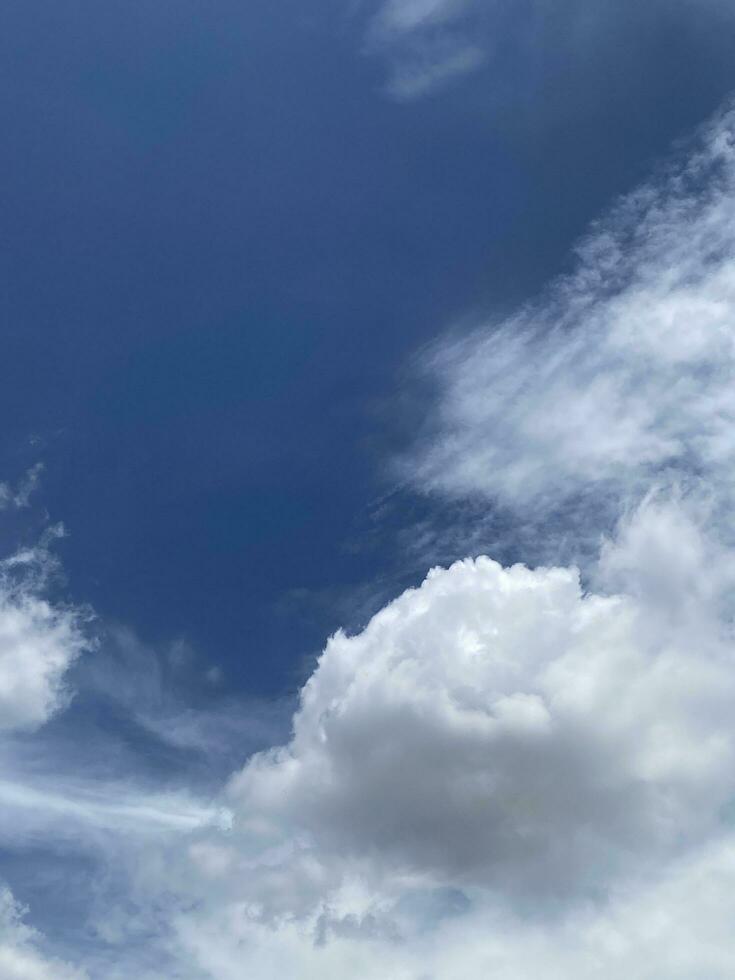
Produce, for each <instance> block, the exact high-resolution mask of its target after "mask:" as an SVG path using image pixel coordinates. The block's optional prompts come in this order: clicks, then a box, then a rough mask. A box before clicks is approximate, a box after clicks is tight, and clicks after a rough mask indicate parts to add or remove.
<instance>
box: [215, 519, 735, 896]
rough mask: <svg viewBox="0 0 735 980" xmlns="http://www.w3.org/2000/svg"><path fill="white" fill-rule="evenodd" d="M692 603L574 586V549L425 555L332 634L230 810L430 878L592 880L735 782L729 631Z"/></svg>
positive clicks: (723, 798)
mask: <svg viewBox="0 0 735 980" xmlns="http://www.w3.org/2000/svg"><path fill="white" fill-rule="evenodd" d="M647 516H648V515H646V517H647ZM681 523H682V525H683V526H684V527H685V529H686V533H688V534H689V535H690V536H696V529H694V528H692V527H689V526H687V525H686V523H685V521H684V518H683V517H682V518H681ZM671 548H672V550H676V542H675V541H673V542H672V543H671ZM629 550H630V549H629ZM679 558H680V561H681V562H686V561H687V555H686V554H680V555H679ZM608 564H609V565H613V564H614V558H613V557H612V555H609V556H608ZM700 572H701V567H700V565H699V564H697V566H696V567H691V568H686V569H680V574H679V576H678V577H677V579H676V580H674V581H673V582H669V583H667V584H669V585H671V590H670V591H669V592H668V593H667V600H669V601H670V602H671V604H672V606H680V605H682V604H683V603H685V602H686V601H687V599H688V598H689V591H688V582H689V578H690V577H696V576H697V575H698V574H699V573H700ZM641 575H645V571H643V572H641ZM680 586H682V587H683V588H679V587H680ZM644 592H645V590H641V591H640V594H641V595H642V594H644ZM692 617H693V621H692V622H687V623H686V624H684V625H685V627H686V628H684V626H683V625H682V622H681V619H676V618H671V619H670V625H667V623H666V621H665V619H664V618H663V617H660V616H659V615H658V610H657V609H655V608H653V609H651V608H650V607H649V605H648V604H647V603H646V602H643V601H641V598H640V597H635V596H630V595H629V596H615V595H613V596H596V595H585V594H583V593H582V591H581V589H580V585H579V580H578V575H577V573H576V572H575V571H574V570H572V569H537V570H535V571H531V570H529V569H527V568H525V567H523V566H520V565H519V566H515V567H513V568H510V569H503V568H502V567H501V566H499V565H498V564H496V563H495V562H492V561H491V560H490V559H487V558H480V559H477V561H470V560H468V561H464V562H460V563H457V564H456V565H454V566H453V567H452V568H451V569H449V570H447V571H442V570H439V569H436V570H434V571H433V572H432V573H430V575H429V577H428V578H427V579H426V581H425V582H424V584H423V585H422V587H421V588H420V589H418V590H415V591H409V592H407V593H405V594H404V595H403V596H401V597H400V598H399V599H398V600H396V601H395V602H394V603H392V604H391V605H389V606H388V607H386V608H385V609H384V610H382V612H380V613H379V614H378V615H377V616H376V617H375V618H374V619H373V620H372V622H371V623H370V624H369V626H368V627H367V629H366V630H365V631H364V632H363V633H361V634H360V635H358V636H354V637H347V636H344V635H342V634H338V635H337V636H335V637H333V638H332V640H331V641H330V643H329V645H328V646H327V649H326V651H325V653H324V655H323V657H322V659H321V661H320V663H319V666H318V668H317V670H316V671H315V673H314V675H313V676H312V678H311V679H310V680H309V682H308V684H307V685H306V687H305V688H304V691H303V692H302V706H301V709H300V711H299V713H298V714H297V715H296V717H295V719H294V738H293V741H292V742H291V743H290V744H289V746H287V747H286V748H284V749H278V750H274V751H271V752H269V753H265V754H260V755H257V756H255V757H254V758H253V759H252V760H251V761H250V763H249V764H248V766H247V767H246V769H245V770H244V772H243V773H242V774H241V775H240V776H239V777H238V778H237V779H236V781H235V783H234V786H233V792H234V794H235V797H236V798H237V799H239V801H240V810H241V813H242V815H243V820H245V821H246V823H247V821H248V818H250V819H252V817H253V816H255V817H256V819H257V825H258V827H260V826H263V827H264V829H265V830H267V831H271V832H272V831H273V830H274V828H276V829H277V831H278V832H280V833H286V834H299V833H301V834H304V833H307V834H308V835H309V838H310V839H313V840H315V841H316V843H317V847H318V848H319V849H320V850H323V851H325V852H326V853H330V852H333V851H335V850H336V851H337V852H338V853H340V854H344V855H348V856H351V857H358V858H365V857H369V858H370V859H371V860H373V861H375V862H378V863H379V864H380V863H382V864H384V865H385V866H386V867H387V868H390V869H392V870H396V869H401V870H402V871H403V872H404V873H418V874H428V875H429V876H431V877H432V879H433V880H435V881H436V883H437V884H440V885H467V884H469V885H484V886H486V887H491V888H493V889H499V890H501V891H502V892H503V893H504V894H505V895H506V896H507V897H513V896H515V897H518V896H520V897H521V898H522V899H523V901H525V902H527V901H529V898H530V897H531V896H533V897H534V898H535V899H536V900H542V899H543V898H544V897H547V896H551V897H552V898H553V899H554V901H559V900H560V898H561V897H562V896H565V895H566V896H570V895H571V896H572V897H575V898H577V897H579V895H584V894H591V893H593V892H594V891H595V890H596V889H598V888H600V887H602V888H604V887H606V885H607V883H608V882H609V880H610V879H611V878H612V877H613V876H614V875H615V873H617V871H618V870H620V869H621V867H622V868H627V867H628V866H629V864H630V862H631V861H634V862H635V864H636V866H640V865H641V864H642V863H644V862H645V861H647V860H651V859H660V857H661V855H662V854H666V853H669V851H670V850H671V849H672V848H673V849H676V848H678V847H680V846H683V844H684V843H685V842H686V841H687V840H689V839H690V838H691V837H692V835H694V836H696V839H697V840H699V839H700V837H701V836H702V835H706V834H708V833H710V832H713V831H716V830H717V828H718V827H719V812H720V808H721V807H722V806H723V805H725V804H726V803H727V802H728V801H729V800H730V798H731V797H733V795H734V794H735V770H734V768H733V765H734V763H735V731H734V730H733V726H732V724H731V712H730V705H731V704H732V699H733V696H734V695H735V674H733V672H732V669H731V665H730V658H729V650H730V648H729V646H728V645H727V644H725V643H724V642H723V641H722V640H721V638H720V636H719V633H718V626H719V623H718V621H717V620H716V619H714V620H713V619H712V618H711V616H710V615H709V614H708V613H707V612H706V607H705V609H704V610H703V609H702V608H701V606H699V605H697V607H696V608H695V609H694V610H693V611H692ZM693 636H696V640H697V649H696V655H694V656H693V651H692V647H691V641H692V638H693Z"/></svg>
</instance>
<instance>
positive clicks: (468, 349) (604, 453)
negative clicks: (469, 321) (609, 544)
mask: <svg viewBox="0 0 735 980" xmlns="http://www.w3.org/2000/svg"><path fill="white" fill-rule="evenodd" d="M734 127H735V113H733V112H728V113H726V114H725V115H724V116H723V117H722V118H721V119H719V120H717V121H716V123H714V124H713V125H711V126H710V127H708V128H707V130H706V131H705V132H704V133H703V135H702V139H701V146H700V149H699V151H698V152H697V153H696V154H695V155H694V156H693V157H691V158H690V159H689V160H687V161H686V162H685V163H683V164H682V165H680V166H679V167H677V168H675V169H674V170H673V171H672V172H671V173H670V174H669V175H668V176H667V177H666V179H665V180H664V181H663V182H658V183H656V182H654V183H651V184H650V185H648V186H644V187H642V188H641V189H640V190H638V191H637V192H636V193H634V194H632V195H631V196H630V197H628V198H626V199H624V200H623V201H622V202H621V203H620V205H619V206H618V207H617V208H616V209H615V210H614V211H613V213H612V214H611V215H610V216H609V217H608V218H607V219H605V220H603V221H602V222H600V223H599V224H598V225H597V226H596V227H595V229H594V230H593V232H592V234H591V235H590V237H589V238H588V239H587V241H586V242H585V243H584V244H583V245H582V247H581V249H580V260H579V265H578V268H577V271H576V272H575V273H574V274H573V275H571V276H569V277H568V278H566V279H562V280H561V281H559V282H557V283H556V284H555V285H554V286H553V287H552V288H551V289H550V290H549V292H548V293H547V294H546V295H545V296H543V297H542V298H541V299H540V300H539V301H537V302H535V303H532V304H530V305H529V306H528V307H527V308H525V309H523V310H521V311H520V312H519V313H517V314H515V315H513V316H511V317H510V318H508V319H505V320H501V321H500V322H494V321H491V322H489V323H485V324H481V325H480V326H478V327H477V328H476V329H475V330H473V331H472V332H471V333H469V335H466V336H464V337H462V338H459V339H454V340H450V341H448V342H442V343H440V344H439V345H438V346H437V347H436V348H435V349H434V350H433V351H432V353H431V355H430V356H429V357H428V358H427V360H426V361H425V362H424V369H425V370H426V371H428V372H429V374H430V375H431V376H432V377H433V378H434V379H435V380H436V382H437V385H438V387H439V389H440V397H439V401H438V407H437V410H436V413H435V415H434V417H433V418H432V421H431V425H430V429H429V432H428V434H427V437H426V440H425V441H424V443H423V445H421V447H420V448H419V450H418V452H417V453H416V454H415V455H413V456H412V457H411V458H410V459H409V460H408V461H407V462H406V465H405V468H404V470H403V473H404V476H405V477H406V478H408V479H410V480H411V482H413V484H414V485H415V486H416V487H418V488H419V489H420V490H424V491H428V492H437V493H439V494H442V495H447V496H449V497H474V498H476V499H478V498H479V499H483V498H484V499H486V500H488V501H491V502H495V503H497V504H500V505H502V506H506V507H508V508H511V509H513V510H516V511H517V510H519V509H525V511H526V513H529V512H531V511H536V512H541V513H542V514H546V513H548V511H549V510H550V509H552V508H555V507H558V506H559V505H560V504H563V503H564V502H565V501H568V500H570V499H576V500H577V501H587V502H591V508H592V511H593V513H592V515H591V520H592V521H593V523H594V526H595V527H596V528H597V529H600V528H601V527H604V526H605V523H604V520H603V519H602V517H601V513H600V512H601V510H603V511H604V510H605V508H606V507H612V509H613V513H615V512H618V511H619V508H620V504H621V498H626V497H627V498H630V499H631V500H633V501H635V500H637V499H640V498H641V497H642V496H643V495H644V494H645V493H647V492H648V491H649V489H650V488H651V486H652V485H655V484H657V483H658V484H661V483H664V484H672V483H674V482H677V481H679V482H684V483H687V484H691V483H692V482H693V481H700V482H701V481H706V484H707V488H708V491H709V492H714V493H716V494H717V496H718V498H719V502H720V503H721V504H723V505H726V506H731V504H732V502H733V492H732V491H733V476H732V474H733V463H734V462H735V436H734V435H733V433H735V386H733V384H732V379H733V374H734V369H735V329H734V324H735V146H734V137H733V128H734Z"/></svg>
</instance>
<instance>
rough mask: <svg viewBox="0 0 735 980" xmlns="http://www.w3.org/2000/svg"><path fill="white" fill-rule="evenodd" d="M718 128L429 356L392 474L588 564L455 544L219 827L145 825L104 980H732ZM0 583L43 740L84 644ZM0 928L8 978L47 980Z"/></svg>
mask: <svg viewBox="0 0 735 980" xmlns="http://www.w3.org/2000/svg"><path fill="white" fill-rule="evenodd" d="M419 9H423V8H417V10H419ZM441 9H442V8H441V5H438V4H437V5H434V13H433V14H432V17H434V18H435V19H436V18H439V17H440V12H441ZM415 16H418V13H417V14H416V15H415ZM734 130H735V117H733V115H732V114H731V113H725V114H724V115H722V116H721V117H720V118H719V119H717V120H716V121H715V123H713V124H712V125H711V126H710V127H709V128H707V129H706V130H705V131H703V133H701V134H700V137H699V142H698V147H697V149H696V150H695V151H693V152H692V153H690V155H689V157H688V159H687V160H686V161H685V162H683V163H682V162H680V163H679V164H677V165H676V166H675V167H673V168H672V169H671V170H670V171H669V172H668V173H667V174H665V175H663V176H661V177H659V178H658V179H657V180H656V181H655V182H653V183H651V184H650V185H648V186H645V187H643V188H641V189H640V190H639V191H638V192H636V193H635V194H633V195H632V196H631V197H629V198H628V199H626V200H625V201H623V202H622V203H621V204H620V205H619V207H618V208H617V209H616V210H615V211H614V213H613V214H612V216H611V217H609V218H608V219H606V220H604V221H603V222H601V223H600V224H599V225H598V226H597V227H596V228H595V229H594V231H593V233H592V234H591V236H590V237H589V239H588V240H587V241H586V242H585V243H584V245H583V246H582V248H581V250H580V261H579V268H578V270H577V271H576V272H575V273H574V274H573V275H572V276H571V277H569V278H567V279H565V280H563V281H562V282H560V283H557V284H556V285H555V286H553V288H551V289H550V290H549V292H548V293H547V295H546V296H544V297H543V298H542V299H541V300H539V301H538V302H537V303H535V304H532V305H530V306H529V307H527V308H526V309H524V310H521V311H520V312H519V313H518V314H517V315H515V316H513V317H511V318H510V319H506V320H504V321H502V322H498V323H490V324H485V325H481V326H479V327H477V328H476V329H475V330H474V331H472V332H471V333H469V334H468V335H466V336H465V337H463V338H462V339H457V338H456V337H455V338H453V339H451V340H449V341H445V342H444V343H443V344H442V345H440V346H439V347H438V348H437V349H436V350H435V351H434V352H433V353H432V356H431V358H430V359H429V363H428V368H429V370H430V371H431V372H432V373H433V375H434V377H435V378H436V379H437V381H438V396H437V404H436V410H435V413H434V416H433V417H432V418H431V419H430V424H429V426H428V430H427V433H426V437H425V439H424V441H423V442H422V444H421V445H420V446H419V447H418V448H417V450H416V452H415V453H414V454H413V455H412V457H411V459H410V460H408V461H405V462H404V475H406V476H409V477H410V478H411V480H412V481H414V483H415V485H416V486H417V487H419V488H421V489H422V491H427V490H428V491H429V492H431V493H437V494H441V495H443V496H445V497H448V498H450V499H452V500H462V499H465V498H468V497H470V498H473V499H475V500H481V501H484V502H485V503H486V506H487V507H488V508H501V509H502V510H503V511H504V513H506V514H507V515H509V520H510V521H511V522H512V521H516V526H518V527H528V526H531V527H532V528H533V529H534V533H535V534H537V535H540V536H546V537H548V539H549V541H550V542H551V543H552V544H551V546H550V550H553V545H554V543H555V542H557V541H558V540H559V537H560V535H569V534H581V535H582V536H583V538H584V555H585V561H584V565H583V567H582V570H581V572H580V571H579V570H578V569H577V568H575V567H565V566H562V565H560V564H558V563H554V562H549V563H548V565H538V566H536V567H532V566H529V565H524V564H516V565H512V566H511V567H503V566H502V565H500V564H499V563H497V562H496V561H494V560H492V559H491V558H489V557H479V558H473V559H469V558H468V559H466V560H464V561H461V562H458V563H456V564H454V565H452V566H451V567H450V568H447V569H440V568H437V569H435V570H433V571H432V572H430V573H429V574H428V576H427V577H426V579H425V581H424V582H423V584H422V585H421V586H420V587H419V588H416V589H414V590H409V591H408V592H405V593H404V594H403V595H401V596H400V597H398V598H397V599H396V600H395V601H394V602H392V603H390V604H389V605H387V606H386V607H385V608H384V609H382V610H381V611H380V612H379V613H378V614H377V615H376V616H375V617H374V618H373V619H372V620H371V621H370V623H369V624H368V625H367V627H366V628H365V629H364V630H363V631H362V632H360V633H359V634H357V635H352V636H348V635H346V634H344V633H338V634H336V635H335V636H334V637H332V638H331V640H330V641H329V643H328V645H327V647H326V649H325V651H324V653H323V655H322V656H321V658H320V660H319V662H318V665H317V667H316V669H315V671H314V673H313V675H312V676H311V678H310V679H309V681H308V682H307V683H306V685H305V686H304V688H303V690H302V692H301V697H300V703H299V707H298V710H297V712H296V714H295V716H294V719H293V731H292V734H291V737H290V739H289V740H288V741H287V742H286V744H284V745H282V746H280V747H277V748H273V749H269V750H267V751H264V752H260V753H258V754H256V755H254V756H252V757H251V758H250V760H249V761H248V762H247V763H246V764H245V765H244V767H243V768H242V769H241V770H240V771H239V772H237V773H236V774H235V775H234V776H233V777H232V778H231V779H230V781H229V784H228V786H227V788H226V790H224V791H223V793H222V798H221V800H218V801H216V803H215V809H214V810H213V811H212V812H213V813H214V814H217V813H220V811H219V810H217V806H225V807H227V814H228V819H226V820H222V819H206V820H197V821H195V822H193V823H191V824H187V825H186V826H184V827H177V829H176V833H175V834H174V835H171V834H164V835H162V836H161V838H160V839H159V838H158V837H156V838H155V839H153V838H152V837H150V836H149V835H147V836H146V839H145V842H144V845H141V847H143V846H144V859H141V858H140V853H141V852H138V851H136V852H135V853H136V854H137V855H138V858H137V859H136V861H134V862H133V861H130V866H129V867H128V869H127V872H126V873H127V874H128V883H127V885H126V886H125V887H126V888H127V892H124V895H125V898H124V900H120V901H118V902H117V903H116V905H115V909H114V913H113V911H111V910H110V909H107V910H102V911H101V912H100V913H99V914H98V919H99V922H98V926H97V928H98V934H99V935H104V936H106V937H107V938H106V940H105V941H106V942H108V943H109V944H112V945H114V943H118V947H117V953H116V954H115V955H110V956H108V958H107V960H106V962H107V963H108V964H114V965H110V966H109V967H105V969H104V970H102V971H101V970H100V969H96V970H90V973H92V974H93V975H99V976H105V977H110V978H112V977H117V976H130V975H133V974H134V975H136V976H140V977H154V976H161V975H165V976H172V977H173V976H176V977H179V978H186V980H189V978H191V980H202V978H204V980H207V978H210V980H230V978H240V977H242V976H244V975H247V976H252V977H257V978H258V980H269V978H275V977H281V976H287V977H293V978H295V980H300V978H303V980H307V978H313V977H315V976H318V977H324V978H326V980H330V978H333V980H342V978H344V977H346V976H353V975H360V976H364V977H368V978H376V980H378V978H380V980H384V978H386V977H387V978H390V980H429V978H432V980H446V978H453V977H458V976H461V977H485V976H492V977H494V978H497V980H524V978H527V977H536V976H543V977H545V978H550V980H555V978H558V980H588V978H589V977H600V978H603V980H617V978H619V977H621V976H629V977H631V978H633V980H698V978H700V977H702V976H706V977H707V978H708V980H710V978H711V980H725V978H731V977H732V976H733V971H734V970H735V944H734V943H733V941H732V920H733V916H735V902H733V895H734V894H735V830H734V829H733V828H734V822H735V723H733V713H732V706H733V703H735V645H734V643H733V639H734V638H733V621H734V615H733V614H734V613H735V600H734V599H733V596H735V588H734V586H735V543H734V542H733V541H732V533H731V531H730V527H731V517H732V512H733V504H734V502H735V501H734V499H733V478H734V476H735V468H734V466H733V463H734V462H735V460H734V458H733V456H734V452H735V442H733V436H732V431H733V421H735V399H734V397H733V384H732V381H733V376H734V374H735V370H734V369H735V232H734V231H733V229H734V228H735V220H734V219H735V138H734V136H733V132H734ZM580 515H581V516H580ZM8 589H9V587H8V588H6V590H5V593H4V595H5V599H4V602H5V606H6V607H7V610H8V613H7V618H6V619H5V620H3V619H0V624H1V623H4V622H7V623H8V624H9V625H8V626H7V627H3V628H4V630H5V633H4V634H0V636H6V637H7V638H6V639H5V640H4V641H3V642H4V643H5V648H4V649H5V650H7V651H8V652H9V655H10V656H12V657H14V660H13V662H14V663H15V664H18V663H27V664H29V665H31V667H30V673H31V676H32V677H42V678H51V680H44V681H43V682H41V681H38V680H36V681H35V682H31V681H29V682H27V683H26V687H24V688H22V690H23V691H26V690H28V691H32V692H34V691H36V690H37V689H39V690H40V691H41V692H42V694H41V695H38V696H37V697H31V696H30V695H29V694H27V693H26V694H24V695H23V696H22V697H21V696H19V695H17V696H15V697H13V698H11V697H10V696H8V711H10V705H11V701H12V702H13V703H16V702H17V703H21V704H25V705H26V707H25V708H24V709H23V710H22V711H21V712H20V714H19V715H18V718H17V719H16V720H14V721H12V722H11V723H12V724H13V725H20V724H36V723H38V722H39V721H41V720H43V719H44V718H45V717H47V716H48V714H49V712H50V711H51V710H52V709H53V707H54V706H55V705H56V704H57V703H58V698H57V693H56V692H57V687H56V686H55V685H57V684H58V681H59V679H60V677H61V673H62V671H63V668H64V666H65V665H66V664H68V663H69V662H70V660H71V659H73V657H74V656H76V654H77V653H78V650H79V648H80V647H79V643H80V641H79V638H78V632H77V627H76V626H75V624H74V622H73V621H72V620H69V619H68V618H67V614H66V613H64V612H60V611H59V610H54V609H52V608H51V607H49V606H48V605H45V604H44V603H43V601H42V600H41V599H39V598H38V597H37V596H33V595H28V594H26V593H22V594H18V593H15V592H12V591H9V590H8ZM41 640H42V642H41ZM21 650H22V651H28V650H30V651H31V653H29V654H24V655H23V656H20V655H19V653H18V651H21ZM62 651H63V652H62ZM34 664H36V665H38V664H40V665H41V666H43V668H44V669H40V668H39V669H37V670H36V669H35V668H33V665H34ZM34 670H35V672H34ZM44 670H45V671H46V672H45V673H44ZM8 676H10V674H8ZM13 676H15V675H13ZM34 685H35V686H34ZM39 685H40V686H39ZM48 691H51V692H53V693H52V696H51V698H50V699H49V697H47V696H46V695H45V694H44V693H43V692H46V693H48ZM39 705H40V707H39ZM8 717H12V716H10V715H8ZM102 810H104V807H100V806H99V805H95V807H94V811H95V819H96V820H99V819H101V817H100V812H101V811H102ZM207 812H209V811H207ZM230 812H231V813H232V821H230V820H229V813H230ZM120 836H122V837H124V836H125V835H124V831H120ZM128 836H129V835H128ZM118 851H119V853H123V852H124V848H119V849H118ZM125 853H131V852H130V851H126V852H125ZM10 907H11V909H12V906H10ZM125 908H127V909H131V908H132V909H133V910H134V912H133V913H131V914H129V915H128V918H127V920H126V917H125V914H124V912H123V911H121V910H124V909H125ZM8 921H10V927H9V928H10V935H11V943H10V946H9V947H8V948H9V950H10V952H9V953H8V956H10V957H12V956H16V958H17V960H18V962H19V963H21V967H18V968H17V969H16V974H13V973H12V972H9V975H10V976H15V975H18V976H29V977H34V976H36V975H38V976H44V975H45V974H44V973H42V972H41V973H37V974H34V973H32V972H30V971H31V970H32V969H35V967H34V966H33V963H34V962H35V961H34V960H33V957H34V956H36V952H35V946H34V945H33V942H32V941H30V942H29V941H27V940H26V939H24V938H23V934H22V933H18V929H19V928H20V927H19V926H18V924H17V919H14V918H13V916H12V914H11V917H10V919H9V920H8ZM141 923H144V924H145V925H144V927H142V926H141ZM151 924H153V925H151ZM146 929H147V930H148V931H146ZM136 930H137V931H136ZM133 935H135V936H137V937H138V940H140V936H141V935H142V936H144V939H145V946H146V957H143V958H141V957H140V955H139V954H140V942H138V943H137V945H136V946H135V949H136V951H137V952H136V955H137V957H138V958H136V959H135V960H133V959H130V957H131V956H132V955H133V954H132V953H131V949H132V948H133V946H134V944H133V943H132V941H131V936H133ZM153 947H155V948H156V949H157V951H158V954H159V956H160V957H162V958H161V959H159V960H158V961H157V965H156V966H155V967H151V965H150V964H151V962H152V958H151V957H152V952H151V950H152V949H153ZM2 949H4V947H2V946H0V955H1V951H2ZM24 956H25V957H26V958H27V962H28V963H30V964H31V966H30V967H28V969H27V970H26V973H25V974H23V973H19V972H18V969H21V968H22V963H23V960H22V957H24ZM163 957H165V959H164V958H163ZM9 962H11V963H12V962H13V961H12V959H10V960H9ZM163 962H165V963H166V966H165V967H161V965H160V964H161V963H163ZM146 963H147V964H148V966H146ZM1 964H2V959H0V965H1ZM43 968H44V967H41V966H39V967H38V969H39V970H40V969H43ZM0 972H1V971H0ZM54 976H64V974H63V972H57V973H55V974H54Z"/></svg>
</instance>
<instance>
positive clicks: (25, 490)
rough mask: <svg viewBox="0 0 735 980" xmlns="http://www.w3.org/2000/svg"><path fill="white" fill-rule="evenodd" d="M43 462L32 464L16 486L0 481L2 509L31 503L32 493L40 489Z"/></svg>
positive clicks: (21, 506) (0, 508) (0, 504)
mask: <svg viewBox="0 0 735 980" xmlns="http://www.w3.org/2000/svg"><path fill="white" fill-rule="evenodd" d="M43 469H44V467H43V463H36V464H35V465H34V466H32V467H31V468H30V469H29V470H28V471H27V473H26V474H25V475H24V476H23V478H22V479H21V480H20V481H19V483H18V485H17V486H16V487H13V486H11V485H10V484H9V483H0V510H5V509H7V508H11V507H12V508H23V507H27V506H28V505H29V503H30V498H31V494H33V493H35V491H36V490H38V487H39V485H40V483H41V474H42V473H43Z"/></svg>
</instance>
